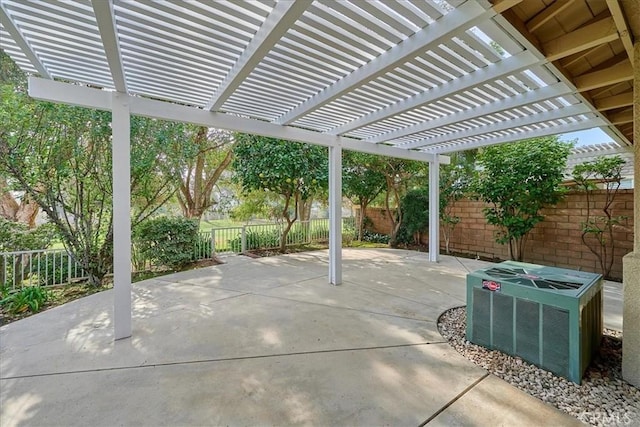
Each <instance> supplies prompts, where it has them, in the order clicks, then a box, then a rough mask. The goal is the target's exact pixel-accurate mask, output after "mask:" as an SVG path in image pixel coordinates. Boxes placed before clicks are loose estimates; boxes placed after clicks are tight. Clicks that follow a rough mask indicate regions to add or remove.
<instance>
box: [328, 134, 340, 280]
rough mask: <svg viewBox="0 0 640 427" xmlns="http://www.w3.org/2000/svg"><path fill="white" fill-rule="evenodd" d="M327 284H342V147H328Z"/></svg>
mask: <svg viewBox="0 0 640 427" xmlns="http://www.w3.org/2000/svg"><path fill="white" fill-rule="evenodd" d="M329 283H330V284H332V285H339V284H341V283H342V147H341V146H340V145H335V146H333V147H329Z"/></svg>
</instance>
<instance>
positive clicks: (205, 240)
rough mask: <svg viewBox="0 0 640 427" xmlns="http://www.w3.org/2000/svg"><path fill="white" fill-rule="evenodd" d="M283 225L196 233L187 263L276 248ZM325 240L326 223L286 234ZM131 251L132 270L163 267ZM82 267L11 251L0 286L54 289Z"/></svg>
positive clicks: (351, 232) (0, 265)
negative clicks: (50, 287)
mask: <svg viewBox="0 0 640 427" xmlns="http://www.w3.org/2000/svg"><path fill="white" fill-rule="evenodd" d="M283 229H284V225H283V224H278V223H273V224H253V225H245V226H241V227H224V228H213V229H211V230H210V231H200V232H198V235H197V238H196V239H195V243H194V244H193V245H192V248H193V249H192V252H191V254H189V255H188V256H187V258H188V259H189V261H191V262H193V261H199V260H205V259H211V258H213V257H214V256H215V255H217V254H232V253H235V254H239V253H244V252H248V251H252V250H260V249H275V248H279V247H280V239H281V236H282V232H283ZM342 233H343V242H347V243H348V242H349V241H351V240H353V238H354V236H355V218H352V217H348V218H342ZM328 241H329V220H328V219H326V218H319V219H311V220H309V221H303V222H298V223H295V224H294V225H293V227H292V228H291V230H290V231H289V233H288V235H287V243H286V244H287V246H300V245H307V244H311V243H326V242H328ZM141 252H142V251H140V250H137V248H136V247H135V246H134V249H133V271H136V272H138V271H145V270H151V269H162V268H166V267H167V266H166V265H161V263H160V262H158V260H157V259H150V258H149V257H147V256H144V255H142V254H141ZM183 258H184V257H183ZM85 278H86V277H85V274H84V271H83V270H82V268H81V267H80V266H79V265H78V264H77V263H76V262H75V261H74V260H73V258H72V257H71V256H70V255H69V254H68V253H67V251H66V250H64V249H43V250H35V251H14V252H2V253H0V286H3V287H4V288H5V289H7V290H9V291H14V290H18V289H20V288H23V287H26V286H55V285H65V284H69V283H74V282H78V281H81V280H83V279H85Z"/></svg>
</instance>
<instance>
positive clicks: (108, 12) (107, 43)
mask: <svg viewBox="0 0 640 427" xmlns="http://www.w3.org/2000/svg"><path fill="white" fill-rule="evenodd" d="M91 5H92V6H93V12H94V14H95V16H96V22H97V23H98V30H99V31H100V38H101V39H102V46H103V47H104V53H105V56H106V57H107V63H108V64H109V70H110V71H111V79H112V80H113V85H114V87H115V88H116V90H117V91H118V92H122V93H127V92H128V90H127V81H126V78H125V75H124V67H123V65H122V55H121V53H120V43H119V41H118V31H117V30H116V20H115V15H114V12H113V0H91Z"/></svg>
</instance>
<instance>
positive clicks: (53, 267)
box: [31, 252, 85, 285]
mask: <svg viewBox="0 0 640 427" xmlns="http://www.w3.org/2000/svg"><path fill="white" fill-rule="evenodd" d="M31 263H32V264H33V263H38V264H39V265H36V266H35V268H37V269H38V278H39V282H40V284H41V285H60V284H62V283H67V281H68V280H69V279H79V278H81V277H85V272H84V271H83V270H82V268H80V267H79V266H78V265H77V263H76V262H75V261H74V260H73V258H71V257H70V256H69V254H67V253H64V252H60V253H55V252H54V254H53V255H52V256H48V257H47V258H45V257H44V256H42V258H41V259H40V260H39V262H38V260H35V259H34V260H32V261H31ZM32 269H33V267H32ZM69 269H71V270H69Z"/></svg>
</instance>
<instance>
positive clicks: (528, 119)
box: [402, 104, 591, 149]
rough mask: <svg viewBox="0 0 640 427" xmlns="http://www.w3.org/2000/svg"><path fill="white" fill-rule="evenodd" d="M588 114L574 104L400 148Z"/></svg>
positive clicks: (435, 137) (451, 133) (581, 105)
mask: <svg viewBox="0 0 640 427" xmlns="http://www.w3.org/2000/svg"><path fill="white" fill-rule="evenodd" d="M590 112H591V109H590V108H589V107H588V106H587V105H585V104H575V105H571V106H568V107H564V108H558V109H557V110H549V111H545V112H543V113H538V114H530V115H526V116H524V117H520V118H517V119H512V120H501V121H499V122H496V123H493V124H490V125H484V126H477V127H472V128H469V129H465V130H461V131H458V132H450V133H445V134H442V135H438V136H433V137H431V138H424V139H421V140H418V141H414V142H411V143H409V144H404V145H402V148H408V149H412V148H420V147H425V146H427V145H436V144H443V143H445V142H449V141H455V140H457V139H462V138H471V137H474V136H479V135H483V134H487V133H491V132H500V131H503V130H507V129H513V128H519V127H522V126H530V125H533V124H536V123H542V122H546V121H549V120H556V119H561V118H564V117H571V116H579V115H581V114H587V113H590Z"/></svg>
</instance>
